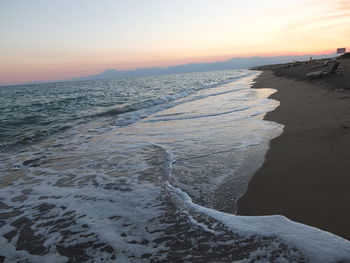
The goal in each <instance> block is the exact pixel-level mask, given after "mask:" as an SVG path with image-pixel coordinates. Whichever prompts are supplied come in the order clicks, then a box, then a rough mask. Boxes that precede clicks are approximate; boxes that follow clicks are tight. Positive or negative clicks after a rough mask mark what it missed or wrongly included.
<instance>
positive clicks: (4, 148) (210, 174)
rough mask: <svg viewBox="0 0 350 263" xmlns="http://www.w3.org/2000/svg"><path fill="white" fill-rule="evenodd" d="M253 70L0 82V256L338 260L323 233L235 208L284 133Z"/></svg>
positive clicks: (337, 249)
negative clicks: (273, 143) (272, 119)
mask: <svg viewBox="0 0 350 263" xmlns="http://www.w3.org/2000/svg"><path fill="white" fill-rule="evenodd" d="M258 74H259V72H256V71H250V70H231V71H217V72H204V73H190V74H181V75H165V76H159V77H147V78H130V79H117V80H98V81H82V82H64V83H50V84H39V85H24V86H14V87H0V124H1V125H0V147H1V148H0V261H1V260H2V261H4V262H337V261H340V260H349V259H350V242H348V241H346V240H344V239H342V238H340V237H337V236H335V235H333V234H330V233H327V232H323V231H321V230H318V229H315V228H312V227H308V226H305V225H302V224H299V223H296V222H292V221H289V220H288V219H287V218H285V217H282V216H266V217H243V216H235V215H234V213H235V209H236V207H235V203H236V200H237V199H238V198H239V197H240V196H242V195H243V194H244V192H245V190H246V188H247V185H248V183H249V179H250V177H251V176H252V174H253V173H254V171H256V170H257V169H258V168H259V167H260V166H261V165H262V163H263V160H264V155H265V153H266V152H267V150H268V145H269V141H270V140H271V139H272V138H274V137H276V136H278V135H280V134H281V133H282V131H283V126H282V125H280V124H277V123H274V122H269V121H265V120H263V117H264V115H265V114H266V113H267V112H268V111H272V110H274V109H275V108H276V107H277V106H278V105H279V102H277V101H275V100H271V99H268V97H269V95H271V94H272V93H273V92H274V90H273V89H259V90H256V89H252V88H251V86H252V83H253V81H254V78H255V77H256V76H257V75H258Z"/></svg>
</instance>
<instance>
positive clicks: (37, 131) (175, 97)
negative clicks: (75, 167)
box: [0, 71, 256, 149]
mask: <svg viewBox="0 0 350 263" xmlns="http://www.w3.org/2000/svg"><path fill="white" fill-rule="evenodd" d="M254 74H256V73H255V72H254V71H251V72H247V73H241V74H240V75H239V76H235V77H231V78H228V79H226V80H224V81H221V82H218V83H215V84H211V85H204V86H201V87H197V88H191V89H188V90H185V91H182V92H178V93H175V94H171V95H166V96H164V97H157V98H151V99H145V100H142V101H137V102H134V103H131V104H124V105H121V106H119V107H116V108H111V107H109V108H108V109H106V108H105V107H103V108H102V109H101V110H100V112H97V113H96V109H89V110H88V111H87V113H86V114H82V113H81V114H78V116H77V115H75V116H74V117H73V118H71V119H67V120H62V126H58V125H57V124H56V125H55V126H53V127H52V126H51V125H54V124H53V123H55V122H54V120H53V119H51V120H47V121H44V119H42V118H41V117H40V116H38V115H35V116H34V115H33V116H32V115H31V116H25V117H24V118H23V119H21V120H10V121H7V122H8V124H7V125H10V127H12V128H13V129H14V128H16V129H17V130H18V128H19V126H21V125H31V127H29V129H28V130H29V131H27V132H26V131H24V132H23V130H24V129H23V128H22V129H21V130H22V132H21V133H20V134H18V135H17V136H12V138H11V135H10V136H6V134H11V132H12V131H11V130H8V131H5V132H4V134H5V135H4V136H3V137H5V138H6V137H7V139H6V140H4V141H2V140H0V149H2V148H7V147H11V146H14V145H19V144H30V143H32V142H35V141H36V140H38V139H41V138H43V137H46V136H49V135H53V134H55V133H58V132H62V131H65V130H67V129H68V128H70V127H72V123H73V122H74V123H78V122H84V121H89V120H94V119H98V118H114V119H113V120H112V121H113V125H117V126H124V125H129V124H132V123H134V122H136V121H138V120H140V119H144V118H147V117H148V116H150V115H152V114H155V113H157V112H159V111H162V110H164V109H168V108H171V107H174V106H176V105H179V104H182V103H186V102H190V101H195V100H200V99H205V98H207V97H209V96H218V95H223V94H226V93H231V92H238V91H241V90H244V89H247V87H245V88H240V87H237V88H235V89H232V87H230V88H229V90H226V91H219V92H216V93H215V92H214V93H211V94H206V95H197V96H196V95H195V93H197V92H199V91H203V90H209V89H211V88H215V87H218V86H221V85H225V84H228V83H231V82H234V81H237V80H240V79H244V78H245V77H248V76H251V75H254ZM191 95H192V96H191ZM85 97H86V95H82V96H77V97H74V98H64V99H58V100H57V101H49V102H35V103H34V104H32V105H31V106H37V107H43V106H44V107H46V106H48V105H52V104H64V103H66V102H67V101H69V102H70V103H71V102H74V101H76V100H80V99H82V98H85ZM186 98H187V99H186ZM91 111H94V112H92V113H91ZM79 115H80V116H79ZM69 122H70V125H67V123H69ZM50 126H51V127H50ZM4 127H6V124H4Z"/></svg>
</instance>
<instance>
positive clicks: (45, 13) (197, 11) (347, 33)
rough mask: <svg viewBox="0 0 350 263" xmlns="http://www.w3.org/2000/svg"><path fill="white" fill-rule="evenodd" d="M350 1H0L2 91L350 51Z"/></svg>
mask: <svg viewBox="0 0 350 263" xmlns="http://www.w3.org/2000/svg"><path fill="white" fill-rule="evenodd" d="M349 24H350V0H284V1H280V0H264V1H258V0H244V1H237V0H218V1H212V0H177V1H173V0H171V1H170V0H169V1H168V0H147V1H144V0H128V1H125V0H123V1H119V0H103V1H97V0H94V1H93V0H74V1H72V0H60V1H48V0H26V1H25V0H1V1H0V34H1V41H0V50H1V51H0V84H1V85H4V84H10V83H20V82H26V81H47V80H60V79H69V78H73V77H79V76H84V75H90V74H96V73H99V72H101V71H104V70H105V69H110V68H114V69H134V68H139V67H153V66H170V65H176V64H184V63H189V62H204V61H206V62H211V61H217V60H224V59H227V58H231V57H235V56H253V55H261V56H274V55H288V54H309V53H315V54H316V53H332V52H334V51H335V49H336V48H337V47H348V48H349V47H350V26H349Z"/></svg>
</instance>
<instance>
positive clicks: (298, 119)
mask: <svg viewBox="0 0 350 263" xmlns="http://www.w3.org/2000/svg"><path fill="white" fill-rule="evenodd" d="M324 87H326V86H324ZM253 88H256V89H259V88H274V89H277V92H276V93H274V94H273V95H271V96H270V98H272V99H276V100H278V101H280V103H281V104H280V106H279V107H278V108H277V109H275V110H274V111H272V112H269V113H268V114H266V115H265V118H264V119H265V120H270V121H274V122H277V123H280V124H283V125H285V128H284V132H283V133H282V134H281V135H280V136H279V137H277V138H275V139H273V140H271V142H270V148H269V151H268V153H267V154H266V156H265V162H264V164H263V165H262V167H261V168H260V169H259V170H258V171H257V172H256V173H255V174H254V175H253V177H252V179H251V181H250V182H249V186H248V189H247V191H246V193H245V194H244V195H243V196H242V197H241V198H240V199H239V200H238V212H237V215H255V216H258V215H272V214H281V215H284V216H286V217H288V218H289V219H291V220H293V221H297V222H300V223H304V224H306V225H310V226H314V227H317V228H320V229H322V230H325V231H329V232H332V233H334V234H336V235H338V236H341V237H343V238H346V239H348V240H350V228H349V222H350V206H349V200H350V116H349V115H348V113H349V112H350V93H349V92H348V91H345V92H344V91H343V92H340V91H336V90H333V91H330V90H329V89H326V88H322V87H320V84H318V85H315V84H314V83H312V82H307V81H304V80H297V79H292V78H287V77H285V76H276V75H275V74H274V73H273V72H272V71H263V73H262V74H261V75H260V76H259V77H258V78H257V79H256V83H255V84H254V85H253Z"/></svg>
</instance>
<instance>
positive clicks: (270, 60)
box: [73, 54, 335, 80]
mask: <svg viewBox="0 0 350 263" xmlns="http://www.w3.org/2000/svg"><path fill="white" fill-rule="evenodd" d="M334 56H335V54H328V55H317V56H315V55H302V56H277V57H248V58H242V57H236V58H232V59H229V60H226V61H223V62H213V63H191V64H186V65H179V66H173V67H157V68H139V69H135V70H115V69H108V70H106V71H104V72H102V73H100V74H97V75H92V76H86V77H79V78H75V79H73V80H94V79H113V78H125V77H145V76H157V75H165V74H176V73H189V72H202V71H213V70H224V69H243V68H251V67H256V66H263V65H269V64H279V63H287V62H291V61H293V60H297V61H305V60H309V59H310V57H313V58H315V59H322V58H329V57H334Z"/></svg>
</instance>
